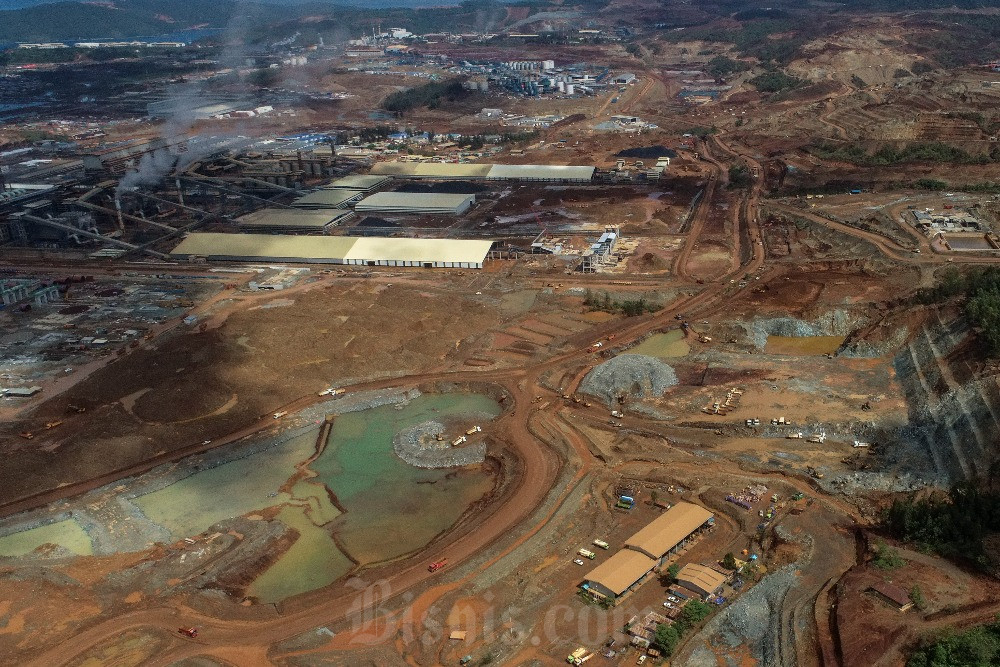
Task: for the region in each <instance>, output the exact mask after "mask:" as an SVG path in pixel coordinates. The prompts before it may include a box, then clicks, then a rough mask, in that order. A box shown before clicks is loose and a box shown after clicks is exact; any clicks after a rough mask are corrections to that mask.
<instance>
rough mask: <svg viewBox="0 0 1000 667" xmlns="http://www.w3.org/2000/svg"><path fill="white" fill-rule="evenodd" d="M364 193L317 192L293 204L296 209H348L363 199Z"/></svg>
mask: <svg viewBox="0 0 1000 667" xmlns="http://www.w3.org/2000/svg"><path fill="white" fill-rule="evenodd" d="M363 196H364V193H363V192H361V191H359V190H317V191H316V192H311V193H309V194H307V195H303V196H302V197H299V198H298V199H296V200H295V201H293V202H292V206H294V207H295V208H311V209H322V208H347V207H348V206H349V205H350V204H351V202H355V201H357V200H359V199H361V198H362V197H363Z"/></svg>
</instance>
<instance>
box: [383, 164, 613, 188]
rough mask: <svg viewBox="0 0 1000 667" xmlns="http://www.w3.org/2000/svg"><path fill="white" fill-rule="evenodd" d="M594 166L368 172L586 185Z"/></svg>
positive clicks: (389, 167) (399, 167)
mask: <svg viewBox="0 0 1000 667" xmlns="http://www.w3.org/2000/svg"><path fill="white" fill-rule="evenodd" d="M594 171H596V170H595V168H594V167H584V166H566V165H548V164H454V163H443V162H379V163H378V164H376V165H374V166H373V167H372V168H371V173H372V174H376V175H379V176H393V177H395V178H418V179H428V180H441V181H446V180H490V181H544V182H550V183H589V182H590V181H592V180H593V179H594Z"/></svg>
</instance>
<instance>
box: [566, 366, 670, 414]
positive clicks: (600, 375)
mask: <svg viewBox="0 0 1000 667" xmlns="http://www.w3.org/2000/svg"><path fill="white" fill-rule="evenodd" d="M676 384H677V374H676V373H675V372H674V369H673V368H671V367H670V366H668V365H667V364H665V363H663V362H662V361H660V360H659V359H657V358H656V357H649V356H646V355H644V354H620V355H618V356H617V357H615V358H614V359H609V360H608V361H605V362H604V363H603V364H601V365H600V366H597V367H596V368H594V370H592V371H590V372H589V373H587V377H585V378H584V379H583V382H582V383H581V384H580V391H582V392H583V393H585V394H590V395H592V396H596V397H598V398H602V399H604V400H605V402H606V403H607V404H608V405H612V404H613V403H614V401H615V400H616V399H617V397H618V396H620V395H621V394H626V393H627V394H629V395H630V396H640V397H659V396H662V395H663V393H664V392H665V391H666V390H667V389H669V388H670V387H673V386H674V385H676Z"/></svg>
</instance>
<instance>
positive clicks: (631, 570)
mask: <svg viewBox="0 0 1000 667" xmlns="http://www.w3.org/2000/svg"><path fill="white" fill-rule="evenodd" d="M714 522H715V517H713V516H712V513H711V512H709V511H708V510H706V509H705V508H704V507H699V506H698V505H694V504H692V503H683V502H682V503H677V504H676V505H674V506H673V507H671V508H670V509H669V510H667V511H666V512H664V513H663V514H661V515H660V516H658V517H657V518H655V519H653V520H652V521H650V522H649V523H648V524H647V525H646V526H645V527H644V528H642V529H641V530H639V531H638V532H636V533H635V534H634V535H633V536H632V537H630V538H629V539H628V540H626V541H625V547H624V548H623V549H622V550H620V551H619V552H618V553H616V554H615V555H613V556H612V557H611V558H609V559H608V560H606V561H604V562H603V563H601V564H600V565H598V566H597V567H596V568H594V569H593V570H591V572H590V573H589V574H588V575H587V577H586V579H584V581H583V585H582V588H583V590H585V591H587V592H588V593H590V594H591V595H592V596H593V597H595V598H600V599H603V600H608V601H610V602H613V603H616V604H617V602H618V601H619V600H621V599H622V598H624V597H625V596H627V595H628V594H630V593H631V592H632V591H634V590H635V589H636V588H638V587H639V586H640V585H641V584H642V583H643V582H644V581H646V580H647V579H648V578H649V577H650V576H651V575H653V574H654V573H655V572H656V570H657V568H658V567H662V566H663V565H664V564H665V563H666V561H667V560H668V559H669V558H670V556H672V555H674V554H676V553H677V551H678V550H679V549H680V548H681V547H682V546H683V545H684V544H685V543H686V542H687V540H688V539H689V538H691V537H692V536H694V535H697V534H698V533H699V532H701V531H702V530H703V529H704V528H706V527H709V526H712V525H713V524H714Z"/></svg>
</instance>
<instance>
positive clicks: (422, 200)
mask: <svg viewBox="0 0 1000 667" xmlns="http://www.w3.org/2000/svg"><path fill="white" fill-rule="evenodd" d="M474 201H476V195H473V194H446V193H436V192H376V193H375V194H373V195H369V196H368V197H365V198H364V199H362V200H361V201H359V202H358V203H357V204H356V205H355V207H354V210H355V211H358V212H359V213H361V212H366V213H410V214H420V213H426V214H439V215H460V214H462V213H465V212H466V211H468V210H469V208H470V207H471V206H472V203H473V202H474Z"/></svg>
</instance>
